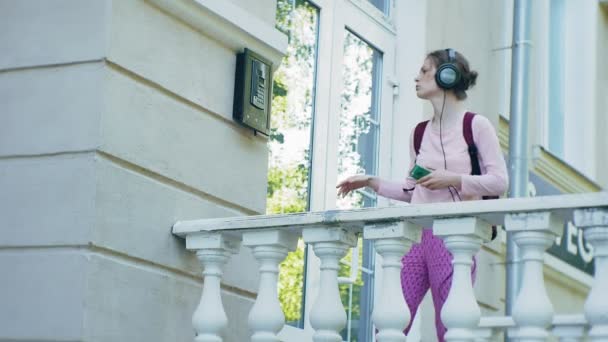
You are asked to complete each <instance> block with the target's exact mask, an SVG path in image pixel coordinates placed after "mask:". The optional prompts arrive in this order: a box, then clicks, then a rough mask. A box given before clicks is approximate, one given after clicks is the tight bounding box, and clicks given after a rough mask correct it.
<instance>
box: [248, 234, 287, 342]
mask: <svg viewBox="0 0 608 342" xmlns="http://www.w3.org/2000/svg"><path fill="white" fill-rule="evenodd" d="M297 244H298V235H296V234H294V233H292V232H288V231H285V230H266V231H257V232H246V233H243V245H244V246H248V247H250V248H251V249H252V251H253V256H254V257H255V258H256V259H257V260H258V262H259V264H260V285H259V289H258V295H257V298H256V301H255V303H254V305H253V307H252V308H251V311H250V312H249V327H250V329H251V330H252V331H253V335H252V336H251V341H254V342H275V341H279V338H278V337H277V334H278V333H279V331H281V329H282V328H283V326H284V325H285V315H284V314H283V310H282V309H281V303H280V302H279V298H278V292H277V281H278V273H279V264H280V263H281V262H282V261H283V260H284V259H285V257H286V256H287V253H288V252H289V251H293V250H295V249H296V246H297Z"/></svg>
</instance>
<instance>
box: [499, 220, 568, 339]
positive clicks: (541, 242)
mask: <svg viewBox="0 0 608 342" xmlns="http://www.w3.org/2000/svg"><path fill="white" fill-rule="evenodd" d="M563 222H564V221H563V219H560V218H558V217H557V216H556V214H554V213H551V212H530V213H518V214H509V215H507V216H506V217H505V226H506V229H507V231H511V232H513V239H514V240H515V243H516V244H517V245H518V246H519V248H520V250H521V262H522V263H523V272H522V278H521V279H522V283H521V287H520V291H519V294H518V295H517V299H516V300H515V304H514V307H513V319H514V320H515V324H516V325H517V328H516V329H515V331H514V334H515V336H512V337H515V338H517V339H518V341H522V342H524V341H539V342H540V341H546V340H547V338H548V336H549V333H548V332H547V328H548V327H549V325H550V324H551V323H552V321H553V305H552V304H551V301H550V300H549V296H548V295H547V289H546V288H545V280H544V275H543V261H544V253H545V250H546V249H547V248H549V247H550V246H551V245H552V244H553V242H554V241H555V237H556V236H558V235H559V234H561V232H562V230H563V226H564V223H563Z"/></svg>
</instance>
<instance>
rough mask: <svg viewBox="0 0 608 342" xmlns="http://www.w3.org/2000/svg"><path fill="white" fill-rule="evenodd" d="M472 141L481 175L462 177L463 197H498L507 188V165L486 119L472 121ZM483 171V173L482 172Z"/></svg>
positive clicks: (492, 127) (493, 131)
mask: <svg viewBox="0 0 608 342" xmlns="http://www.w3.org/2000/svg"><path fill="white" fill-rule="evenodd" d="M473 140H474V141H475V145H476V146H477V151H478V155H479V164H480V167H481V171H482V173H483V174H482V175H480V176H473V175H463V176H462V186H461V191H462V193H463V195H465V196H500V195H502V194H504V192H505V191H506V190H507V186H508V182H509V181H508V176H507V165H506V163H505V159H504V157H503V155H502V151H501V149H500V143H499V142H498V136H497V135H496V131H495V130H494V126H492V123H490V120H488V119H487V118H486V117H484V116H481V115H476V116H475V119H474V120H473ZM484 170H485V171H484Z"/></svg>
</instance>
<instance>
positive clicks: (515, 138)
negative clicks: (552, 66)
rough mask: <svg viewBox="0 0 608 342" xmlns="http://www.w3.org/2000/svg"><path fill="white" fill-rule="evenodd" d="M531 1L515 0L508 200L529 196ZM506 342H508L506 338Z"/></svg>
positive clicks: (510, 301) (512, 282)
mask: <svg viewBox="0 0 608 342" xmlns="http://www.w3.org/2000/svg"><path fill="white" fill-rule="evenodd" d="M531 9H532V1H531V0H514V11H513V45H512V69H511V101H510V116H509V197H527V196H528V92H529V81H528V74H529V64H530V49H531V42H530V17H531V15H530V12H531ZM511 235H512V233H507V284H506V285H507V286H506V292H507V293H506V315H507V316H511V315H512V313H513V306H514V304H515V300H516V298H517V294H518V293H519V287H520V283H521V266H520V263H519V262H520V260H519V248H518V247H517V245H516V244H515V242H514V241H513V239H512V236H511ZM506 340H510V339H509V338H506Z"/></svg>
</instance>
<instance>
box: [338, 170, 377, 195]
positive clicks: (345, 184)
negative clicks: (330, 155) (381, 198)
mask: <svg viewBox="0 0 608 342" xmlns="http://www.w3.org/2000/svg"><path fill="white" fill-rule="evenodd" d="M371 179H372V177H371V176H368V175H354V176H350V177H348V178H346V179H345V180H343V181H341V182H340V183H338V185H336V188H337V189H338V196H343V197H344V196H346V195H348V193H349V192H351V191H353V190H357V189H359V188H363V187H366V186H370V181H371ZM374 190H375V189H374Z"/></svg>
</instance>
